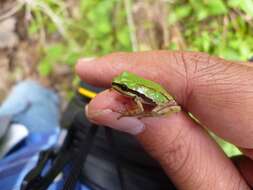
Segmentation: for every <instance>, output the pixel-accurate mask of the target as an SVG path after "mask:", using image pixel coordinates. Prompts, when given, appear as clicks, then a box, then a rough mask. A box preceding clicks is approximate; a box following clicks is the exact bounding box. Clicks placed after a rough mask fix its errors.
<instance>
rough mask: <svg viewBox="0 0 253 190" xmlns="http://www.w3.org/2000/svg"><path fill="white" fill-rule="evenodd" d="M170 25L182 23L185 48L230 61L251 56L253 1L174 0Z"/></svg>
mask: <svg viewBox="0 0 253 190" xmlns="http://www.w3.org/2000/svg"><path fill="white" fill-rule="evenodd" d="M171 10H173V11H172V13H171V15H172V17H170V19H169V21H168V23H169V25H170V27H173V26H174V24H175V23H181V27H182V35H183V37H184V40H185V42H186V44H187V49H188V50H195V51H204V52H208V53H210V54H213V55H218V56H221V57H223V58H226V59H230V60H247V59H248V58H249V57H250V56H252V55H253V46H252V45H251V44H252V43H253V38H252V36H253V30H252V28H253V11H252V10H253V1H252V0H229V1H223V0H212V1H200V0H197V1H196V0H189V1H176V2H175V3H174V4H172V5H171Z"/></svg>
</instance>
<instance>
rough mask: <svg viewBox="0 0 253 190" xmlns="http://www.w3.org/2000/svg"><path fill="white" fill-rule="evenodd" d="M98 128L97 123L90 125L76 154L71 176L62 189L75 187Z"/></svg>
mask: <svg viewBox="0 0 253 190" xmlns="http://www.w3.org/2000/svg"><path fill="white" fill-rule="evenodd" d="M97 129H98V126H96V125H93V126H92V127H90V129H89V131H88V134H87V136H86V138H85V140H84V141H83V142H82V143H81V144H80V147H81V148H80V150H79V154H78V155H76V157H75V160H74V161H73V163H72V168H71V170H70V172H69V176H68V177H67V179H66V181H65V183H64V187H63V189H62V190H74V189H75V185H76V182H77V180H78V177H79V175H80V172H81V169H82V167H81V166H82V164H83V163H84V162H85V160H86V158H87V156H88V153H89V151H90V148H91V145H92V142H93V140H94V137H95V134H96V132H97Z"/></svg>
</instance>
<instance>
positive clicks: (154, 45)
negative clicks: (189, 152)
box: [0, 0, 253, 155]
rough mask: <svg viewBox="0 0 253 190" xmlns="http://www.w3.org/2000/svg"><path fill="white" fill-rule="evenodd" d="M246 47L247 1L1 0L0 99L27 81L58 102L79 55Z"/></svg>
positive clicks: (72, 80) (250, 38) (69, 90)
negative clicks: (52, 91)
mask: <svg viewBox="0 0 253 190" xmlns="http://www.w3.org/2000/svg"><path fill="white" fill-rule="evenodd" d="M252 44H253V0H1V1H0V101H1V100H3V99H4V97H6V95H7V94H8V92H9V90H10V87H11V86H12V85H13V84H15V83H16V82H17V81H20V80H22V79H26V78H30V79H35V80H38V81H40V82H41V83H42V84H44V85H46V86H50V87H52V88H54V89H56V90H57V91H58V92H59V94H60V95H61V97H62V99H63V107H64V104H66V103H67V102H68V100H69V99H70V98H71V97H72V96H73V94H74V91H73V89H75V86H76V85H77V84H78V82H79V79H78V78H77V77H76V76H75V75H74V74H73V67H74V65H75V63H76V60H77V59H78V58H80V57H86V58H90V57H96V56H101V55H104V54H107V53H111V52H114V51H145V50H152V49H166V50H194V51H203V52H208V53H209V54H212V55H217V56H220V57H223V58H226V59H230V60H242V61H245V60H248V59H249V58H250V57H251V56H252V55H253V45H252ZM219 142H220V143H221V144H222V146H223V148H224V149H225V151H226V152H227V154H228V155H233V154H237V153H238V150H237V149H235V148H233V147H232V146H231V145H229V144H227V143H225V142H223V141H221V140H219Z"/></svg>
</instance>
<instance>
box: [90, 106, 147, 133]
mask: <svg viewBox="0 0 253 190" xmlns="http://www.w3.org/2000/svg"><path fill="white" fill-rule="evenodd" d="M88 109H89V108H88V106H86V107H85V112H86V116H87V117H88V118H89V119H90V120H91V121H93V122H95V123H100V124H103V125H105V126H108V127H111V128H113V129H116V130H119V131H123V132H127V133H130V134H132V135H137V134H139V133H141V132H142V131H143V130H144V129H145V125H144V124H143V123H142V122H141V121H140V120H139V119H137V118H134V117H122V118H120V119H118V117H119V116H120V114H119V113H116V112H113V111H112V110H110V109H104V110H99V111H96V112H92V113H91V112H89V110H88Z"/></svg>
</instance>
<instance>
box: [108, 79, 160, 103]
mask: <svg viewBox="0 0 253 190" xmlns="http://www.w3.org/2000/svg"><path fill="white" fill-rule="evenodd" d="M112 84H113V85H115V86H117V87H119V88H120V89H121V90H123V91H128V92H131V93H133V94H136V95H137V96H139V97H141V98H142V99H143V100H145V102H146V103H148V104H152V105H155V102H154V101H152V100H151V99H150V98H148V97H147V96H145V95H144V94H141V93H139V92H138V91H135V90H132V89H130V88H128V87H127V86H126V85H124V84H118V83H112Z"/></svg>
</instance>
